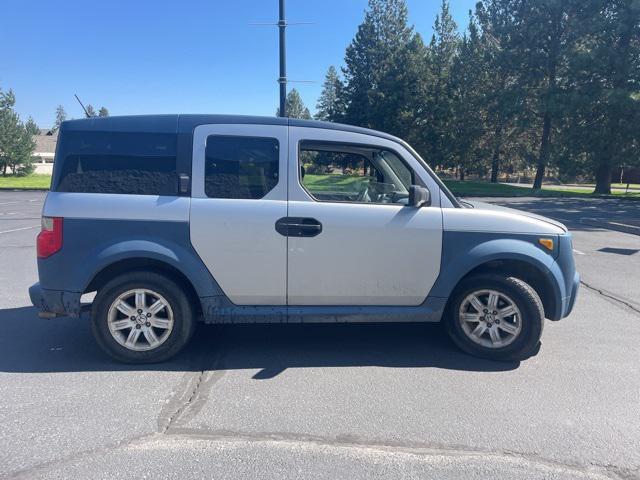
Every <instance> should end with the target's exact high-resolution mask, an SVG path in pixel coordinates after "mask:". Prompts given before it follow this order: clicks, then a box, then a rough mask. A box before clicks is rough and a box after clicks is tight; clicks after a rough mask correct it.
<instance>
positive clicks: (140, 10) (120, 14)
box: [0, 0, 475, 127]
mask: <svg viewBox="0 0 640 480" xmlns="http://www.w3.org/2000/svg"><path fill="white" fill-rule="evenodd" d="M366 3H367V0H287V20H289V21H292V22H293V21H310V22H314V24H313V25H304V26H292V27H290V28H289V29H288V31H287V32H288V33H287V49H288V72H287V73H288V76H289V78H290V79H293V80H295V79H299V80H314V81H316V82H317V83H300V84H290V86H289V88H291V87H295V88H297V89H298V90H299V91H300V93H301V95H302V98H303V100H304V101H305V103H306V104H307V105H308V106H309V107H310V108H311V109H312V110H313V109H314V106H315V103H316V99H317V97H318V94H319V93H320V89H321V84H322V80H323V78H324V74H325V72H326V70H327V68H328V66H329V65H332V64H333V65H341V64H342V62H343V58H344V51H345V48H346V46H347V45H348V44H349V42H350V40H351V39H352V38H353V35H354V34H355V31H356V28H357V26H358V24H359V23H360V22H361V21H362V18H363V12H364V9H365V7H366ZM407 3H408V6H409V16H410V17H409V18H410V22H411V23H412V24H413V25H415V27H416V30H417V31H418V32H420V33H421V34H422V35H423V36H424V37H425V39H426V40H428V39H429V38H430V37H431V34H432V26H433V22H434V19H435V16H436V14H437V12H438V10H439V6H440V0H408V2H407ZM277 4H278V2H277V0H206V1H205V0H202V1H200V0H181V1H171V2H169V1H164V0H154V1H150V0H106V1H91V0H82V1H80V0H62V1H50V0H5V1H4V2H3V8H2V11H3V16H4V18H3V22H2V24H3V26H2V29H0V44H1V45H2V47H0V88H2V89H3V90H8V89H9V88H12V89H13V90H14V92H15V93H16V96H17V104H16V109H17V111H18V113H19V114H20V116H21V117H22V118H23V119H25V120H26V118H27V117H28V116H29V115H31V116H33V118H34V119H35V120H36V122H38V124H39V125H40V126H41V127H48V126H50V125H51V124H52V123H53V120H54V116H55V108H56V106H57V105H58V104H62V105H64V107H65V109H66V110H67V114H68V115H69V116H70V117H76V118H78V117H81V116H82V111H81V109H80V107H79V106H78V104H77V103H76V101H75V99H74V98H73V94H74V93H77V94H78V96H79V97H80V98H81V99H82V100H83V102H85V103H91V104H93V105H94V106H95V107H100V106H102V105H104V106H106V107H107V108H108V109H109V110H110V112H111V114H112V115H118V114H119V115H125V114H143V113H239V114H255V115H273V114H274V112H275V109H276V107H277V103H278V90H277V83H276V78H277V76H278V43H277V42H278V34H277V29H276V27H268V26H252V25H250V23H252V22H268V21H272V20H273V21H276V20H277V15H278V7H277ZM474 4H475V0H451V11H452V14H453V16H454V18H455V20H456V21H457V22H458V24H459V26H460V25H461V26H462V27H464V26H465V25H466V23H467V19H468V16H467V12H468V10H469V9H470V8H473V5H474Z"/></svg>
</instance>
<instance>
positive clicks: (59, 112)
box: [53, 105, 67, 131]
mask: <svg viewBox="0 0 640 480" xmlns="http://www.w3.org/2000/svg"><path fill="white" fill-rule="evenodd" d="M66 119H67V112H65V111H64V107H63V106H62V105H58V107H57V108H56V121H55V123H54V124H53V131H56V130H58V129H59V128H60V125H62V122H64V121H65V120H66Z"/></svg>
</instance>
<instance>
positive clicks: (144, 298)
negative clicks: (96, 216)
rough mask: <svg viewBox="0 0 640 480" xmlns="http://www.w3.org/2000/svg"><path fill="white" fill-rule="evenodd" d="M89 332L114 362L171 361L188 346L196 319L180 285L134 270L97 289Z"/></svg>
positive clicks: (162, 277) (160, 276) (152, 274)
mask: <svg viewBox="0 0 640 480" xmlns="http://www.w3.org/2000/svg"><path fill="white" fill-rule="evenodd" d="M92 328H93V333H94V336H95V337H96V340H97V342H98V344H99V345H100V347H101V348H102V349H103V350H104V351H105V352H106V353H107V354H108V355H110V356H111V357H112V358H114V359H116V360H118V361H121V362H127V363H153V362H161V361H164V360H167V359H169V358H170V357H172V356H174V355H175V354H177V353H178V352H179V351H180V350H181V349H182V348H183V347H184V346H185V345H186V344H187V342H188V341H189V339H190V338H191V335H192V333H193V329H194V318H193V311H192V308H191V305H190V304H189V300H188V298H187V296H186V295H185V293H184V291H183V290H182V289H181V288H180V286H179V285H177V284H176V283H174V282H173V281H172V280H171V279H169V278H167V277H165V276H163V275H160V274H157V273H154V272H134V273H129V274H126V275H122V276H119V277H117V278H114V279H113V280H111V281H110V282H108V283H107V284H106V285H105V286H104V287H103V288H101V289H100V291H99V292H98V294H97V295H96V298H95V300H94V302H93V308H92Z"/></svg>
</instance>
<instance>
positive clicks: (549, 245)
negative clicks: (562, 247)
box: [538, 238, 553, 250]
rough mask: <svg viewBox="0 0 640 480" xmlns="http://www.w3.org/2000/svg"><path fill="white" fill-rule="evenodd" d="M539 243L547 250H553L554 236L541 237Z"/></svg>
mask: <svg viewBox="0 0 640 480" xmlns="http://www.w3.org/2000/svg"><path fill="white" fill-rule="evenodd" d="M538 243H539V244H540V245H542V246H543V247H544V248H546V249H547V250H553V239H552V238H539V239H538Z"/></svg>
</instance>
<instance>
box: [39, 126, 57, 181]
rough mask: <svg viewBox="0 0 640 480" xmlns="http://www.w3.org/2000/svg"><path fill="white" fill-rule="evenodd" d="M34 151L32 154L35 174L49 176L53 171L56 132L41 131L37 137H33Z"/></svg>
mask: <svg viewBox="0 0 640 480" xmlns="http://www.w3.org/2000/svg"><path fill="white" fill-rule="evenodd" d="M33 140H34V141H35V142H36V149H35V151H34V152H33V158H34V167H35V173H43V174H49V175H50V174H51V172H52V171H53V157H54V156H55V153H56V143H58V132H57V131H55V132H54V131H53V130H49V129H41V130H40V133H39V134H38V135H35V136H34V137H33Z"/></svg>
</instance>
